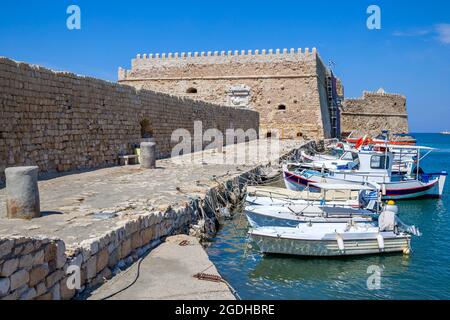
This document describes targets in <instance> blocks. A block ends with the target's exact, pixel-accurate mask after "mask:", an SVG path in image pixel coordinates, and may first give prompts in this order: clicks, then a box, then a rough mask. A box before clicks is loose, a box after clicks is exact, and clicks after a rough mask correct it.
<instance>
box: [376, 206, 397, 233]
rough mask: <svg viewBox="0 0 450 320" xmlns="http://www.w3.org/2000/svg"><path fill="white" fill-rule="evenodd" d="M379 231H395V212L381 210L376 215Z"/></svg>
mask: <svg viewBox="0 0 450 320" xmlns="http://www.w3.org/2000/svg"><path fill="white" fill-rule="evenodd" d="M378 228H379V229H380V231H394V232H396V231H397V229H398V228H397V214H396V213H395V212H393V211H387V210H383V211H382V212H381V213H380V216H379V217H378Z"/></svg>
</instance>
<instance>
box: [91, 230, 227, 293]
mask: <svg viewBox="0 0 450 320" xmlns="http://www.w3.org/2000/svg"><path fill="white" fill-rule="evenodd" d="M180 244H181V245H180ZM137 267H138V263H135V264H133V265H132V266H131V267H130V268H129V269H127V270H125V271H124V272H121V273H120V274H118V275H117V276H115V277H113V278H112V279H111V280H109V281H108V282H106V283H105V284H104V285H103V286H101V287H100V288H98V289H97V290H95V291H94V292H92V294H91V296H90V297H89V298H88V299H89V300H99V299H103V298H104V297H107V296H109V295H110V294H113V293H115V292H118V291H119V290H121V289H123V288H125V287H127V286H128V285H129V284H130V283H132V282H133V280H134V279H135V277H136V274H137V270H138V268H137ZM205 269H206V270H205ZM199 272H205V273H207V274H212V275H217V276H218V275H219V274H218V272H217V269H216V268H215V266H214V265H213V264H212V262H211V261H210V260H209V258H208V255H207V254H206V252H205V250H204V249H203V247H202V246H201V245H200V243H199V241H198V239H197V238H194V237H190V236H186V235H177V236H172V237H169V238H167V239H166V241H165V242H164V243H162V244H161V245H160V246H158V247H157V248H155V249H154V250H153V251H151V252H150V253H149V254H148V255H147V256H146V257H144V258H143V261H142V262H141V266H140V275H139V278H138V280H137V281H136V283H135V284H134V285H133V286H131V287H130V288H128V289H126V290H125V291H123V292H120V293H118V294H117V295H115V296H113V297H111V298H110V300H175V299H176V300H185V299H186V300H187V299H189V300H190V299H193V300H212V299H217V300H235V297H234V295H233V294H232V293H231V291H230V289H229V288H228V286H227V285H226V284H225V283H223V282H212V281H207V280H199V279H197V278H194V277H193V275H195V274H197V273H199Z"/></svg>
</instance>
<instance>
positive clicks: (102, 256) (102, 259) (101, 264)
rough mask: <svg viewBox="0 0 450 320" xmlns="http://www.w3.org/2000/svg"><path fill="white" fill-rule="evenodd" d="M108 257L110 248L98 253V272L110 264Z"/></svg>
mask: <svg viewBox="0 0 450 320" xmlns="http://www.w3.org/2000/svg"><path fill="white" fill-rule="evenodd" d="M108 258H109V254H108V248H104V249H102V250H100V252H99V253H98V254H97V273H99V272H100V271H102V270H103V269H105V268H106V267H107V266H108Z"/></svg>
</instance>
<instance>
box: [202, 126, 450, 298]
mask: <svg viewBox="0 0 450 320" xmlns="http://www.w3.org/2000/svg"><path fill="white" fill-rule="evenodd" d="M414 137H416V139H417V140H418V145H426V146H430V147H434V148H438V149H439V150H437V151H436V152H433V153H432V154H430V155H429V156H428V157H427V158H426V160H424V161H423V162H422V163H421V165H422V166H423V167H424V169H425V171H428V172H431V171H432V172H439V171H441V170H447V171H450V135H447V136H446V135H441V134H414ZM397 204H398V205H399V212H400V216H401V218H402V220H403V221H404V222H406V223H408V224H414V225H416V226H418V227H419V228H420V230H421V232H422V233H423V235H422V236H421V237H414V238H413V239H412V249H413V251H412V252H411V254H410V255H403V254H391V255H383V256H379V255H376V256H362V257H344V258H331V259H330V258H319V259H318V258H301V257H285V256H263V255H261V254H260V253H259V252H258V250H257V248H252V247H251V242H250V241H249V240H248V238H247V235H246V233H247V230H248V226H247V222H246V220H245V217H244V216H243V214H238V215H237V216H236V217H235V219H234V220H232V221H229V222H227V223H225V225H224V226H223V227H222V228H221V230H220V231H219V232H218V234H217V235H216V237H215V238H214V239H212V242H211V243H210V245H209V247H208V248H207V252H208V254H209V257H210V259H211V261H212V262H213V263H214V264H215V265H216V267H217V268H218V270H219V272H220V273H221V275H222V276H223V277H224V278H225V279H226V280H227V281H228V282H229V283H230V284H231V285H232V286H233V288H234V289H235V290H236V291H237V293H238V294H239V296H240V297H241V298H242V299H450V181H447V183H446V186H445V190H444V196H443V197H442V198H441V199H421V200H408V201H398V202H397ZM372 265H376V266H378V267H379V268H380V269H379V270H381V278H380V287H379V289H375V290H369V289H368V286H367V280H368V277H369V276H370V275H371V273H368V268H369V266H372Z"/></svg>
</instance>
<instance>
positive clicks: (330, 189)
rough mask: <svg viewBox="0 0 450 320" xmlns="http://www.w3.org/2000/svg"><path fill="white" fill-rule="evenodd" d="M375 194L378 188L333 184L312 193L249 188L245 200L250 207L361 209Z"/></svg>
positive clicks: (270, 188) (259, 187)
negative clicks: (327, 206)
mask: <svg viewBox="0 0 450 320" xmlns="http://www.w3.org/2000/svg"><path fill="white" fill-rule="evenodd" d="M374 192H375V193H376V192H377V188H376V186H371V185H361V184H353V185H352V184H345V185H337V184H333V185H328V186H323V188H322V189H321V192H311V191H310V189H309V188H305V190H303V191H293V190H289V189H285V188H278V187H268V186H248V187H247V195H246V199H245V200H246V202H247V203H248V204H250V205H259V206H290V205H304V204H311V205H323V204H326V205H330V206H331V205H335V206H343V207H353V208H359V207H363V206H366V205H367V204H368V203H367V199H369V200H373V197H374ZM375 196H376V195H375Z"/></svg>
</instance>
